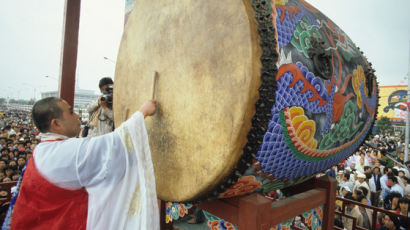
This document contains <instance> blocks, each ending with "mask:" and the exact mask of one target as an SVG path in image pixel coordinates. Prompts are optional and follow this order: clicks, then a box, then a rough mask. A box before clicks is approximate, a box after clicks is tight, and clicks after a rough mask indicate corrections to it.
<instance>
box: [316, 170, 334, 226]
mask: <svg viewBox="0 0 410 230" xmlns="http://www.w3.org/2000/svg"><path fill="white" fill-rule="evenodd" d="M316 184H317V186H318V187H320V188H324V189H326V191H327V192H326V203H325V205H324V210H323V222H322V223H323V227H322V228H323V229H333V225H334V219H335V206H336V180H335V179H334V178H332V177H330V176H322V177H320V178H319V179H318V180H317V182H316Z"/></svg>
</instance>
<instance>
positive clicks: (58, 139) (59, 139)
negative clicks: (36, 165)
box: [40, 138, 65, 143]
mask: <svg viewBox="0 0 410 230" xmlns="http://www.w3.org/2000/svg"><path fill="white" fill-rule="evenodd" d="M63 140H65V139H63V138H57V139H54V140H45V141H40V143H43V142H54V141H63Z"/></svg>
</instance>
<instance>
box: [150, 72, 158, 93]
mask: <svg viewBox="0 0 410 230" xmlns="http://www.w3.org/2000/svg"><path fill="white" fill-rule="evenodd" d="M157 81H158V72H157V71H155V72H154V76H152V91H151V99H152V100H155V99H156V91H157Z"/></svg>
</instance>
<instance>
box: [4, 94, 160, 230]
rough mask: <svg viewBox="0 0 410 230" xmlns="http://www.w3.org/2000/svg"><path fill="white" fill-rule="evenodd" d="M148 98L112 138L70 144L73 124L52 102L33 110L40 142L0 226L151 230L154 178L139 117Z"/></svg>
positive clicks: (74, 118)
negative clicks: (16, 194)
mask: <svg viewBox="0 0 410 230" xmlns="http://www.w3.org/2000/svg"><path fill="white" fill-rule="evenodd" d="M155 110H156V104H155V101H154V100H151V101H147V102H146V103H145V104H144V105H143V106H142V107H141V108H140V110H139V111H137V112H136V113H134V114H133V115H132V116H131V118H130V119H128V120H127V121H125V122H124V123H123V124H122V125H121V126H120V127H118V128H117V129H116V130H115V131H114V132H111V133H108V134H105V135H102V136H99V137H94V138H75V137H76V136H77V135H78V134H79V132H80V121H79V117H78V115H77V114H76V113H75V112H73V108H72V107H71V106H69V105H68V104H67V103H66V102H65V101H64V100H61V99H59V98H45V99H42V100H40V101H38V102H37V103H36V104H35V105H34V106H33V112H32V116H33V121H34V123H35V124H36V126H37V128H38V129H39V130H40V131H41V134H40V135H41V136H42V142H41V143H40V144H39V145H38V146H37V147H36V149H35V150H34V154H33V156H32V158H31V159H30V161H29V162H28V164H27V167H26V169H25V172H24V175H23V180H22V183H21V186H19V188H18V190H19V194H18V196H17V201H16V203H15V205H14V207H13V208H12V209H11V210H10V211H9V213H8V215H7V218H6V220H5V222H4V225H3V228H7V229H9V228H8V227H10V226H11V229H26V230H30V229H108V230H110V229H140V230H142V229H154V230H158V229H159V215H158V214H159V213H158V204H157V198H156V191H155V177H154V170H153V165H152V161H151V155H150V149H149V144H148V135H147V132H146V129H145V123H144V117H146V116H150V115H153V114H154V113H155Z"/></svg>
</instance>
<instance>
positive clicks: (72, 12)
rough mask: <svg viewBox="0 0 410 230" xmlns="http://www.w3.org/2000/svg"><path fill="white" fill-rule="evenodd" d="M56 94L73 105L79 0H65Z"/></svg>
mask: <svg viewBox="0 0 410 230" xmlns="http://www.w3.org/2000/svg"><path fill="white" fill-rule="evenodd" d="M64 8H65V9H64V11H65V15H64V21H63V25H64V27H63V44H62V52H61V61H60V63H61V67H60V78H59V84H58V92H59V93H58V94H59V95H58V96H59V97H60V98H63V99H64V100H66V101H67V103H68V104H70V105H71V106H73V105H74V89H75V72H76V68H77V48H78V30H79V25H80V8H81V0H66V1H65V7H64Z"/></svg>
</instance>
